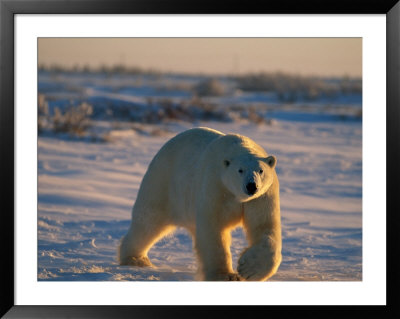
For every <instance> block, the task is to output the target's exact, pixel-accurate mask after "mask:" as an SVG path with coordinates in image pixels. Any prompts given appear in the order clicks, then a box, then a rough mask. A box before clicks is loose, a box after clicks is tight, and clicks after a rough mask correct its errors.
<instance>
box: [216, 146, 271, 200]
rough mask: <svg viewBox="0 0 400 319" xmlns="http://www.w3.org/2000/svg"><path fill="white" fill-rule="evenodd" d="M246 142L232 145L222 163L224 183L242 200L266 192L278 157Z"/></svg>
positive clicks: (250, 198)
mask: <svg viewBox="0 0 400 319" xmlns="http://www.w3.org/2000/svg"><path fill="white" fill-rule="evenodd" d="M246 142H247V143H240V142H239V143H235V144H236V145H232V146H231V147H230V150H228V151H227V152H226V154H225V156H224V159H223V160H222V163H220V165H221V169H222V170H221V172H222V174H221V179H222V183H223V184H224V186H225V187H226V188H227V189H228V190H229V191H230V192H231V193H232V194H233V195H234V196H235V197H236V198H237V199H238V200H239V201H240V202H246V201H249V200H252V199H254V198H257V197H259V196H261V195H262V194H265V193H266V192H267V191H268V189H269V188H270V186H271V185H272V183H273V182H274V176H275V166H276V157H275V156H273V155H270V156H268V155H267V153H266V152H265V151H264V150H263V149H262V148H261V147H260V146H259V145H257V144H255V143H254V142H252V141H251V140H250V142H251V144H250V145H251V147H249V141H246Z"/></svg>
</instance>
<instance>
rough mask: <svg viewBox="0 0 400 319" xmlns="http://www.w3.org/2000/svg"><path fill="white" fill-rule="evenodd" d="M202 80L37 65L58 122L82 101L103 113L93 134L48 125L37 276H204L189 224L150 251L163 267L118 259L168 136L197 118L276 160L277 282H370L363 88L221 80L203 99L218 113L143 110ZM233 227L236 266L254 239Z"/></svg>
mask: <svg viewBox="0 0 400 319" xmlns="http://www.w3.org/2000/svg"><path fill="white" fill-rule="evenodd" d="M201 80H202V78H201V77H200V76H198V77H189V76H187V77H186V76H183V75H182V76H161V77H160V76H158V77H149V76H143V75H140V76H139V75H138V76H111V77H105V76H104V77H103V76H99V75H93V74H80V73H77V74H72V75H71V74H63V73H61V74H56V75H54V74H49V73H47V72H42V73H39V94H40V95H43V96H44V97H45V99H46V103H47V105H48V109H49V110H48V113H49V118H51V116H52V115H53V114H54V109H55V108H56V107H58V108H60V109H62V108H63V107H64V108H65V107H66V106H68V105H71V104H79V103H81V102H82V101H84V102H87V103H89V104H90V105H92V107H93V114H92V115H91V120H90V121H91V133H90V134H88V135H84V136H81V137H76V136H71V135H70V134H67V133H54V132H52V131H51V130H46V129H44V130H43V132H41V133H40V134H39V137H38V280H50V281H73V280H75V281H109V280H112V281H114V280H115V281H117V280H127V281H129V280H141V281H142V280H161V281H192V280H195V279H196V277H195V274H196V267H197V266H196V259H195V255H194V252H193V250H192V239H191V237H190V236H189V234H188V233H187V232H186V231H185V230H184V229H178V230H177V231H176V232H175V233H173V234H172V235H169V236H167V237H166V238H163V239H162V240H160V241H159V242H158V243H157V244H156V245H155V246H154V247H153V248H152V249H151V250H150V252H149V257H150V259H151V260H152V262H153V264H154V265H155V266H156V267H155V268H137V267H125V266H124V267H123V266H119V265H118V263H117V259H116V257H117V247H118V243H119V240H120V239H121V237H122V236H123V235H124V234H125V233H126V231H127V229H128V227H129V223H130V213H131V209H132V205H133V204H134V202H135V199H136V195H137V191H138V189H139V186H140V182H141V179H142V177H143V175H144V173H145V171H146V169H147V166H148V164H149V163H150V161H151V159H152V158H153V156H154V155H155V154H156V153H157V151H158V150H159V149H160V147H161V146H162V145H163V144H164V143H165V142H166V141H167V140H168V139H170V138H172V137H173V136H174V135H176V134H178V133H180V132H182V131H184V130H186V129H189V128H192V127H197V126H206V127H210V128H214V129H217V130H220V131H222V132H224V133H229V132H234V133H239V134H242V135H246V136H249V137H250V138H252V139H253V140H254V141H256V142H257V143H258V144H260V145H261V146H263V147H264V148H265V149H266V150H267V152H268V153H270V154H274V155H275V156H276V157H277V159H278V164H277V173H278V177H279V180H280V185H281V219H282V238H283V250H282V254H283V260H282V264H281V266H280V268H279V270H278V272H277V273H276V275H274V276H273V277H272V278H271V279H270V280H271V281H342V280H343V281H360V280H362V121H361V117H360V116H359V114H360V111H361V104H362V103H361V95H359V96H357V95H342V96H339V97H337V98H335V99H326V98H324V97H321V98H319V99H316V100H313V101H304V100H301V99H299V100H298V101H295V102H293V101H290V103H289V102H287V101H283V102H282V101H280V100H279V99H277V97H276V96H275V95H274V94H270V93H265V92H261V93H260V92H250V93H249V92H243V91H240V90H236V89H235V88H232V82H231V81H225V82H224V80H221V83H222V84H223V85H225V87H224V92H225V93H224V94H219V95H218V96H214V97H213V96H211V97H205V98H203V99H202V100H203V102H204V101H207V103H210V105H217V110H214V109H212V110H213V112H214V113H213V114H214V115H213V116H210V117H208V115H207V114H209V113H198V110H197V109H194V111H193V112H192V113H190V112H189V113H188V112H186V113H182V112H181V113H177V114H175V115H174V116H175V118H174V119H169V120H162V118H163V117H162V116H161V117H157V116H156V117H155V118H152V120H147V122H146V121H142V122H141V121H140V119H139V120H138V118H137V117H136V116H137V114H141V116H142V118H147V119H149V114H150V115H151V114H159V113H160V110H161V108H160V107H159V106H158V105H159V104H162V105H164V109H163V110H167V111H168V112H169V111H170V110H171V104H172V106H174V105H175V104H176V103H178V104H179V103H182V101H185V100H188V99H191V91H190V89H188V88H191V87H193V85H196V83H197V82H198V81H201ZM150 97H151V99H152V100H150V99H149V98H150ZM157 98H158V99H160V100H157ZM161 99H162V100H161ZM191 103H195V102H193V101H192V102H191ZM167 104H168V105H167ZM233 105H234V106H236V108H233V109H232V106H233ZM238 105H240V107H238ZM206 108H207V106H206ZM149 109H151V112H150V113H146V112H147V111H148V110H149ZM248 109H253V110H255V111H254V112H253V113H254V114H256V120H254V118H252V117H251V116H250V115H249V113H248V112H247V111H246V110H248ZM99 110H100V111H99ZM118 112H120V113H118ZM141 112H142V113H141ZM168 112H167V113H168ZM246 112H247V113H246ZM182 114H183V115H185V116H186V117H184V116H183V115H182ZM187 114H190V115H191V116H193V117H189V118H188V117H187V116H188V115H187ZM193 114H194V115H193ZM254 114H253V115H254ZM180 115H181V116H180ZM206 115H207V116H206ZM224 115H227V116H226V118H225V117H224ZM164 116H165V114H164ZM182 116H183V117H182ZM124 117H129V118H130V119H131V120H130V121H126V120H125V121H122V120H121V118H124ZM160 118H161V120H160ZM260 118H261V119H265V120H259V119H260ZM232 235H233V238H232V247H231V251H232V256H233V265H234V267H236V263H237V259H238V257H239V255H240V252H241V251H242V250H243V249H244V248H245V247H246V239H245V236H244V234H243V232H242V230H241V229H240V228H238V229H236V230H234V231H233V233H232Z"/></svg>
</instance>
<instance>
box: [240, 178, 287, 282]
mask: <svg viewBox="0 0 400 319" xmlns="http://www.w3.org/2000/svg"><path fill="white" fill-rule="evenodd" d="M278 191H279V186H278V185H272V187H271V188H270V190H269V191H268V192H267V194H265V195H263V196H261V197H259V198H257V199H254V200H252V201H249V202H246V203H244V204H243V205H244V206H243V226H244V228H245V230H246V235H247V239H248V241H249V244H250V245H249V247H248V248H247V249H246V250H245V251H244V252H243V253H242V255H241V257H240V259H239V262H238V272H239V275H240V276H242V277H243V278H244V279H245V280H267V279H268V278H270V277H271V276H272V275H274V274H275V273H276V271H277V270H278V267H279V265H280V263H281V260H282V255H281V250H282V239H281V222H280V207H279V196H278V195H277V192H278Z"/></svg>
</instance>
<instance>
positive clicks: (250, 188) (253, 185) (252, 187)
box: [246, 182, 257, 195]
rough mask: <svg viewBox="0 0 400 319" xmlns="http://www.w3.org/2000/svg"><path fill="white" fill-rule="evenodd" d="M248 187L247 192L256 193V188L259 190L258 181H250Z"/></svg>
mask: <svg viewBox="0 0 400 319" xmlns="http://www.w3.org/2000/svg"><path fill="white" fill-rule="evenodd" d="M246 189H247V193H248V194H249V195H254V193H255V192H256V190H257V185H256V183H254V182H250V183H248V184H247V185H246Z"/></svg>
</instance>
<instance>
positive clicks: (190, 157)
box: [119, 128, 282, 280]
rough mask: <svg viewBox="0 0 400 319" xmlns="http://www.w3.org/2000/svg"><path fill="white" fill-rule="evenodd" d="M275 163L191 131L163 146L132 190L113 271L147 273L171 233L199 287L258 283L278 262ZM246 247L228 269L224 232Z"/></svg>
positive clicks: (251, 147)
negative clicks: (195, 266) (190, 245)
mask: <svg viewBox="0 0 400 319" xmlns="http://www.w3.org/2000/svg"><path fill="white" fill-rule="evenodd" d="M275 165H276V158H275V157H274V156H268V154H267V153H266V152H265V150H264V149H263V148H262V147H261V146H259V145H257V144H256V143H255V142H254V141H252V140H251V139H249V138H248V137H245V136H241V135H236V134H227V135H225V134H223V133H221V132H218V131H215V130H212V129H209V128H195V129H191V130H188V131H185V132H183V133H181V134H178V135H177V136H175V137H174V138H172V139H171V140H169V141H168V142H167V143H166V144H165V145H164V146H163V147H162V148H161V149H160V151H159V152H158V153H157V154H156V156H155V157H154V159H153V160H152V162H151V163H150V165H149V168H148V170H147V172H146V174H145V175H144V177H143V181H142V184H141V185H140V189H139V193H138V196H137V199H136V202H135V204H134V206H133V209H132V221H131V225H130V228H129V231H128V233H127V235H126V236H125V237H124V238H123V239H122V241H121V245H120V249H119V261H120V264H121V265H134V266H151V265H152V264H151V262H150V260H149V259H148V257H147V252H148V251H149V249H150V248H151V246H152V245H153V244H154V243H155V242H156V241H157V240H159V239H160V238H161V237H162V236H165V235H166V234H167V233H169V232H170V231H171V230H173V229H174V228H175V227H176V226H180V227H185V228H186V229H188V230H189V232H190V233H191V235H192V236H193V239H194V246H195V249H196V252H197V257H198V261H199V266H200V267H199V271H200V274H201V276H202V279H203V280H266V279H268V278H269V277H271V276H272V275H273V274H274V273H275V272H276V271H277V269H278V267H279V265H280V262H281V246H282V242H281V224H280V205H279V181H278V177H277V175H276V172H275ZM239 225H241V226H243V227H244V229H245V231H246V236H247V240H248V242H249V247H248V248H246V249H245V250H244V252H243V253H242V254H241V257H240V259H239V264H238V268H237V272H238V273H235V272H234V271H233V268H232V258H231V253H230V243H231V235H230V232H231V230H232V229H233V228H235V227H236V226H239Z"/></svg>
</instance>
